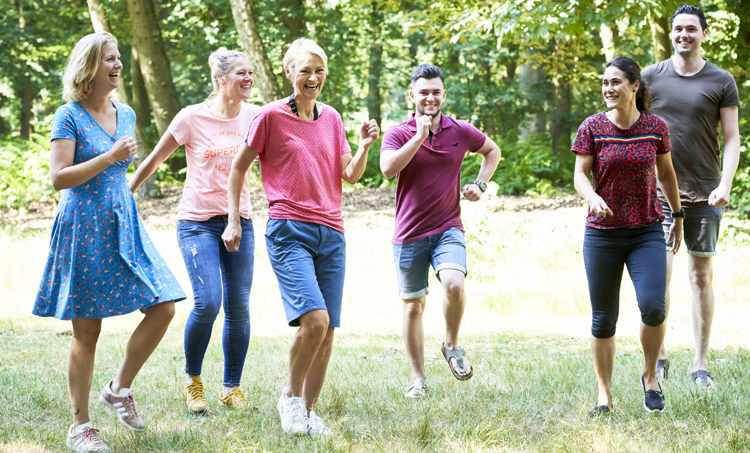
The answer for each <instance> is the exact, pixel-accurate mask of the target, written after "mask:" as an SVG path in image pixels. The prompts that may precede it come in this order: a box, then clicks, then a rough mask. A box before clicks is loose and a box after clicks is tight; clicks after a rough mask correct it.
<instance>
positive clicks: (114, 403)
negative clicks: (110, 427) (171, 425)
mask: <svg viewBox="0 0 750 453" xmlns="http://www.w3.org/2000/svg"><path fill="white" fill-rule="evenodd" d="M99 401H101V402H102V404H104V405H105V406H107V407H108V408H110V409H111V410H112V412H114V413H115V415H117V418H118V419H119V420H120V423H122V424H123V425H124V426H125V427H126V428H127V429H129V430H131V431H143V430H144V429H146V424H145V423H143V419H141V417H140V416H139V415H138V412H136V411H135V402H134V401H133V394H132V393H130V389H128V388H121V389H120V392H119V395H116V394H114V393H113V392H112V381H109V383H107V385H105V386H104V388H103V389H102V393H101V394H100V395H99Z"/></svg>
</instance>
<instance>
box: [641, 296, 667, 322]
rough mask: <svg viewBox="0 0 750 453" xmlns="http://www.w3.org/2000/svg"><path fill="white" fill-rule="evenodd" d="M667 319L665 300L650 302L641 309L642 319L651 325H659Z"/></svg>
mask: <svg viewBox="0 0 750 453" xmlns="http://www.w3.org/2000/svg"><path fill="white" fill-rule="evenodd" d="M666 319H667V313H666V310H665V309H664V300H660V301H655V302H654V303H652V304H648V305H647V306H646V307H644V308H643V309H642V310H641V321H643V324H645V325H647V326H649V327H659V326H660V325H662V324H663V323H664V321H665V320H666Z"/></svg>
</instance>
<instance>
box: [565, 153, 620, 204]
mask: <svg viewBox="0 0 750 453" xmlns="http://www.w3.org/2000/svg"><path fill="white" fill-rule="evenodd" d="M593 167H594V156H591V155H588V154H576V167H575V171H574V172H573V184H574V186H575V188H576V191H577V192H578V194H579V195H580V196H582V197H583V199H584V200H586V203H588V204H589V210H591V212H593V213H594V215H595V216H597V217H599V218H606V217H609V216H611V215H613V213H612V210H611V209H609V206H607V203H605V202H604V200H603V199H602V197H600V196H599V194H597V193H596V192H595V191H594V186H592V185H591V180H590V179H589V175H590V174H591V169H592V168H593Z"/></svg>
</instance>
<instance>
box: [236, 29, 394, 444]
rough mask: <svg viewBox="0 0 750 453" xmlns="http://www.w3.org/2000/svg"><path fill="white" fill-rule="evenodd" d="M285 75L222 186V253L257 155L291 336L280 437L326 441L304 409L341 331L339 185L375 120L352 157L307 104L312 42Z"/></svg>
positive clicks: (315, 78) (298, 44)
mask: <svg viewBox="0 0 750 453" xmlns="http://www.w3.org/2000/svg"><path fill="white" fill-rule="evenodd" d="M284 71H285V73H286V77H287V78H288V79H289V80H291V81H292V85H293V86H294V94H293V95H291V96H290V97H289V98H286V99H281V100H278V101H276V102H272V103H270V104H268V105H266V106H265V107H263V108H262V109H261V111H260V113H258V116H257V117H256V118H255V120H254V121H253V123H252V125H251V126H250V130H249V131H248V134H247V139H246V145H245V146H244V147H243V148H242V150H241V151H240V153H239V155H238V156H237V158H236V159H235V160H234V163H233V164H232V172H231V174H230V176H229V191H228V194H229V225H228V226H227V229H226V231H225V232H224V235H223V238H224V244H225V245H226V247H227V250H230V251H234V250H236V249H237V246H238V244H239V241H240V239H241V238H242V236H243V234H244V233H243V232H242V229H241V225H240V217H239V213H238V209H239V195H240V188H241V184H242V176H243V175H244V174H245V172H246V171H247V169H248V168H249V166H250V164H251V163H252V162H253V160H254V159H255V157H256V156H258V155H260V169H261V173H262V176H263V187H264V188H265V190H266V195H267V196H268V216H269V217H270V218H269V219H268V225H267V228H266V245H267V246H268V256H269V258H270V260H271V265H272V266H273V269H274V271H275V273H276V277H277V279H278V281H279V289H280V291H281V297H282V300H283V302H284V309H285V311H286V316H287V322H288V323H289V325H290V326H299V330H297V332H296V333H295V335H294V339H293V340H292V345H291V347H290V350H289V380H288V384H287V386H286V387H285V388H284V390H283V391H282V394H281V397H280V398H279V402H278V405H277V409H278V410H279V415H280V417H281V427H282V428H283V429H284V431H286V432H287V433H290V434H309V435H311V436H326V435H330V434H331V431H330V430H329V429H328V428H327V427H326V426H325V423H323V420H322V419H321V418H320V417H318V416H317V415H315V412H314V411H313V406H314V405H315V402H316V401H317V399H318V396H319V395H320V391H321V388H322V387H323V380H324V379H325V374H326V369H327V368H328V361H329V359H330V357H331V349H332V346H333V332H334V329H335V328H336V327H339V325H340V322H339V321H340V314H341V298H342V295H343V288H344V268H345V260H346V244H345V243H344V221H343V219H342V217H341V180H342V179H343V180H344V181H347V182H348V183H350V184H354V183H356V182H357V180H359V178H360V177H361V176H362V173H363V172H364V171H365V165H366V163H367V151H368V150H369V148H370V145H372V144H373V143H374V142H375V141H376V140H377V139H378V137H379V135H380V130H379V129H378V125H377V124H376V122H375V120H370V121H368V122H365V123H363V124H362V126H361V127H360V142H359V148H358V150H357V154H356V155H355V156H354V157H352V154H351V149H350V147H349V143H348V142H347V140H346V131H345V129H344V123H343V121H342V120H341V116H340V115H339V114H338V112H336V110H334V109H333V108H331V107H329V106H327V105H325V104H323V103H322V102H317V101H316V98H317V97H318V95H319V94H320V92H321V91H322V89H323V83H324V82H325V79H326V75H327V74H328V59H327V57H326V54H325V52H324V51H323V49H321V48H320V47H319V46H318V45H317V44H315V43H314V42H313V41H311V40H309V39H298V40H296V41H295V42H293V43H292V45H291V46H290V47H289V50H288V51H287V53H286V55H285V56H284Z"/></svg>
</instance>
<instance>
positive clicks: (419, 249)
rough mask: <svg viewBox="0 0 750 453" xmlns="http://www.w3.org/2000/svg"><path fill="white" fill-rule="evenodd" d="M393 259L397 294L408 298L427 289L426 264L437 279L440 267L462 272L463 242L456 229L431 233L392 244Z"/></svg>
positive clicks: (417, 295) (463, 261)
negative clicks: (417, 238) (407, 241)
mask: <svg viewBox="0 0 750 453" xmlns="http://www.w3.org/2000/svg"><path fill="white" fill-rule="evenodd" d="M393 261H394V264H395V265H396V274H397V277H398V289H399V297H400V298H401V299H405V300H410V299H416V298H418V297H422V296H423V295H425V294H427V293H428V292H429V281H428V278H429V275H428V273H429V270H430V264H432V268H433V269H435V274H436V275H437V278H438V280H440V274H439V272H440V271H441V270H443V269H455V270H457V271H461V272H463V273H464V275H466V242H465V240H464V232H463V231H461V230H459V229H458V228H455V227H453V228H449V229H448V230H446V231H444V232H442V233H438V234H431V235H429V236H427V237H425V238H422V239H420V240H418V241H417V242H412V243H411V244H402V245H399V244H394V245H393Z"/></svg>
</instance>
